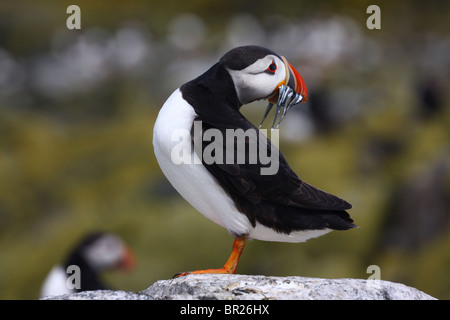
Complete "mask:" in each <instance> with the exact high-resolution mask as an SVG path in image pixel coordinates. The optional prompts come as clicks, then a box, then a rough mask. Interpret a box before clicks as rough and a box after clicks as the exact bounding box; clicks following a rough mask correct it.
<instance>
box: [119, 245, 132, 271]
mask: <svg viewBox="0 0 450 320" xmlns="http://www.w3.org/2000/svg"><path fill="white" fill-rule="evenodd" d="M135 266H136V257H135V255H134V252H133V251H132V250H131V249H130V247H128V246H127V245H125V250H124V252H123V255H122V259H121V260H120V261H119V263H118V264H117V265H116V269H118V270H124V271H131V270H133V269H134V268H135Z"/></svg>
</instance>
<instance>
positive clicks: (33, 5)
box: [0, 0, 450, 299]
mask: <svg viewBox="0 0 450 320" xmlns="http://www.w3.org/2000/svg"><path fill="white" fill-rule="evenodd" d="M70 4H77V5H79V6H80V8H81V27H82V29H81V30H68V29H67V28H66V20H67V18H68V17H69V14H67V13H66V9H67V7H68V6H69V5H70ZM370 4H377V5H379V6H380V8H381V30H369V29H367V27H366V19H367V18H368V17H369V15H368V14H367V13H366V8H367V7H368V6H369V5H370ZM449 15H450V3H449V2H448V1H395V2H394V1H390V2H387V1H370V2H369V1H356V0H354V1H350V0H349V1H333V2H331V3H328V2H327V3H325V2H318V1H301V0H291V1H273V0H272V1H267V0H257V1H256V0H255V1H206V0H194V1H172V0H166V1H82V0H76V1H61V0H54V1H39V2H36V1H2V2H1V3H0V298H1V299H36V298H37V297H38V294H39V288H40V286H41V283H42V281H43V279H44V278H45V276H46V274H47V272H48V271H49V270H50V269H51V267H52V266H53V265H54V264H56V263H59V262H61V261H62V260H63V259H64V258H65V256H66V255H67V252H68V250H69V249H71V248H72V246H73V245H74V243H75V242H77V241H78V240H79V239H80V238H81V237H82V236H83V235H85V234H86V233H87V232H89V231H92V230H106V231H112V232H115V233H117V234H119V235H120V236H121V237H122V238H123V239H125V241H126V242H127V243H128V244H129V245H130V246H131V247H132V248H133V250H134V251H135V253H136V256H137V259H138V267H137V269H136V270H135V271H134V272H133V273H129V274H123V273H120V274H119V273H113V272H110V273H107V274H105V275H104V277H105V281H107V282H108V283H109V284H110V285H111V286H113V287H114V288H117V289H122V290H134V291H138V290H143V289H145V288H147V287H148V286H150V285H151V284H152V283H153V282H154V281H157V280H160V279H168V278H170V277H172V275H173V274H175V273H177V272H180V271H186V270H195V269H202V268H213V267H221V266H222V265H223V263H224V262H225V260H226V259H227V258H228V255H229V253H230V251H231V245H232V237H231V236H230V235H229V234H228V233H227V231H226V230H224V229H223V228H221V227H219V226H217V225H215V224H214V223H212V222H210V221H209V220H207V219H206V218H204V217H203V216H202V215H200V214H199V213H197V212H196V211H195V210H194V209H193V208H192V207H191V206H190V205H189V204H188V203H186V202H185V201H184V200H183V199H182V198H181V197H180V196H179V195H178V194H177V193H176V192H175V191H174V190H173V189H172V187H171V186H170V185H169V183H168V182H167V181H166V179H165V177H164V176H163V175H162V173H161V171H160V169H159V167H158V164H157V162H156V159H155V157H154V154H153V148H152V144H151V141H152V129H153V124H154V121H155V118H156V115H157V113H158V110H159V108H160V107H161V105H162V104H163V103H164V101H165V99H166V98H167V97H168V96H169V95H170V94H171V92H172V91H173V90H175V89H176V88H177V87H179V86H180V85H181V84H183V83H184V82H186V81H188V80H190V79H192V78H194V77H196V76H197V75H199V74H201V73H203V72H204V71H205V70H206V69H207V68H208V67H209V66H210V65H212V64H213V63H215V62H216V61H217V60H218V59H219V58H220V56H222V54H223V53H225V52H226V51H228V50H230V49H231V48H233V47H235V46H238V45H245V44H259V45H263V46H265V47H268V48H270V49H272V50H274V51H276V52H278V53H279V54H282V55H284V56H286V57H287V59H288V60H289V61H290V63H291V64H292V65H294V66H295V67H296V68H297V69H298V70H299V71H300V73H301V74H302V76H303V78H304V79H305V82H306V84H307V86H308V90H309V92H310V102H309V103H308V104H306V105H303V106H301V107H298V108H296V109H294V110H293V111H291V112H290V114H289V116H288V117H287V118H286V119H285V121H284V123H283V125H282V126H281V131H280V136H281V145H280V149H281V151H282V152H283V153H284V155H285V157H286V158H287V160H288V162H289V163H290V164H291V166H292V168H293V169H294V171H296V172H297V173H298V174H299V176H300V178H302V179H303V180H305V181H307V182H309V183H311V184H313V185H315V186H317V187H319V188H321V189H324V190H327V191H329V192H331V193H334V194H336V195H338V196H340V197H342V198H344V199H346V200H348V201H349V202H350V203H352V204H353V209H352V210H351V211H350V213H351V215H352V217H353V218H354V219H355V222H356V223H357V224H358V225H359V226H360V228H358V229H354V230H350V231H346V232H337V231H336V232H333V233H331V234H329V235H326V236H324V237H321V238H319V239H315V240H310V241H309V242H307V243H304V244H286V243H271V242H262V241H257V240H255V241H251V242H249V243H248V245H247V246H246V248H245V252H244V254H243V256H242V258H241V264H240V267H239V269H238V272H239V273H242V274H265V275H273V276H286V275H301V276H310V277H324V278H347V277H351V278H368V277H369V276H370V275H371V274H368V273H366V270H367V267H368V266H369V265H378V266H379V267H380V269H381V278H382V279H383V280H390V281H397V282H402V283H404V284H406V285H409V286H414V287H417V288H418V289H420V290H423V291H425V292H426V293H428V294H430V295H433V296H435V297H437V298H440V299H449V298H450V273H449V270H450V268H449V267H450V163H449V161H450V160H449V159H450V110H449V109H450V108H449V106H450V103H449V95H448V91H449V88H450V83H449V75H450V20H449V19H448V17H449ZM264 108H265V103H263V102H261V103H260V102H258V103H253V104H251V105H249V106H247V107H244V108H243V109H242V110H243V112H244V113H245V114H246V115H247V116H248V118H249V119H251V121H252V122H253V123H258V122H259V121H260V119H261V117H262V114H263V112H264ZM269 122H271V121H267V123H269ZM267 126H268V124H266V126H265V127H266V128H267Z"/></svg>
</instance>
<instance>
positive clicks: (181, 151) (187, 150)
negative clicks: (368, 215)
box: [153, 46, 355, 276]
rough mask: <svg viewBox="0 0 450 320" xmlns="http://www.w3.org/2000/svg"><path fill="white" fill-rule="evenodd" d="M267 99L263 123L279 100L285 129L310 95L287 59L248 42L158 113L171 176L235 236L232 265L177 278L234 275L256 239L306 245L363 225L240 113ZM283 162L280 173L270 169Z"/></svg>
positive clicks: (161, 159)
mask: <svg viewBox="0 0 450 320" xmlns="http://www.w3.org/2000/svg"><path fill="white" fill-rule="evenodd" d="M261 99H267V100H268V101H269V106H268V108H267V110H266V112H265V114H264V117H263V121H264V119H265V118H266V117H267V114H268V112H269V111H270V109H271V108H272V106H273V105H275V104H276V105H277V110H276V114H275V119H274V121H273V127H278V126H279V124H280V123H281V121H282V120H283V118H284V117H285V116H286V114H287V112H288V111H289V109H290V108H292V107H293V106H294V105H296V104H298V103H301V102H306V101H307V100H308V92H307V89H306V85H305V83H304V81H303V79H302V77H301V76H300V74H299V73H298V72H297V71H296V70H295V69H294V68H293V67H292V66H291V65H290V64H289V63H288V62H287V60H286V59H285V58H284V57H282V56H280V55H278V54H276V53H275V52H273V51H271V50H268V49H266V48H263V47H259V46H244V47H238V48H235V49H233V50H231V51H229V52H228V53H226V54H225V55H224V56H223V57H222V58H221V59H220V60H219V61H218V62H217V63H216V64H215V65H213V66H212V67H211V68H210V69H209V70H207V71H206V72H205V73H203V74H202V75H200V76H199V77H198V78H196V79H194V80H192V81H189V82H187V83H186V84H184V85H182V86H181V87H180V88H178V89H176V90H175V91H174V92H173V93H172V95H171V96H170V97H169V98H168V100H167V101H166V102H165V103H164V105H163V107H162V108H161V110H160V112H159V114H158V117H157V120H156V123H155V126H154V131H153V146H154V152H155V155H156V159H157V161H158V163H159V165H160V167H161V170H162V172H163V173H164V175H165V176H166V177H167V179H168V180H169V181H170V183H171V184H172V185H173V186H174V188H175V189H176V190H177V191H178V192H179V193H180V194H181V195H182V196H183V197H184V199H186V200H187V201H188V202H189V203H190V204H191V205H192V206H193V207H194V208H195V209H197V210H198V211H199V212H200V213H201V214H203V215H204V216H205V217H207V218H208V219H210V220H212V221H213V222H215V223H217V224H219V225H221V226H223V227H224V228H226V229H227V230H228V232H229V233H230V234H231V235H232V236H233V237H234V238H235V240H234V244H233V250H232V253H231V255H230V258H229V259H228V261H227V262H226V263H225V265H224V267H223V268H218V269H206V270H198V271H192V272H183V273H180V274H178V276H183V275H186V274H198V273H235V272H236V268H237V265H238V262H239V258H240V256H241V254H242V251H243V249H244V246H245V242H246V240H247V239H249V238H251V239H258V240H265V241H283V242H303V241H306V240H308V239H310V238H315V237H319V236H321V235H324V234H326V233H328V232H330V231H332V230H347V229H350V228H353V227H355V225H354V224H353V220H352V219H351V218H350V216H349V214H348V213H347V212H346V211H345V210H347V209H350V208H351V205H350V204H349V203H348V202H346V201H345V200H342V199H340V198H338V197H336V196H334V195H332V194H329V193H327V192H325V191H322V190H320V189H318V188H316V187H314V186H312V185H310V184H308V183H306V182H304V181H302V180H301V179H300V178H299V177H298V176H297V175H296V174H295V173H294V172H293V171H292V169H291V168H290V166H289V165H288V163H287V161H286V160H285V158H284V157H283V155H282V154H281V153H280V152H279V151H278V149H277V148H276V147H275V146H274V145H273V144H272V143H271V141H270V140H269V139H268V138H266V136H265V135H263V134H259V130H258V129H257V128H256V127H255V126H254V125H253V124H252V123H250V122H249V121H248V120H247V119H246V118H245V117H244V116H243V115H242V114H241V112H240V108H241V106H242V105H244V104H247V103H250V102H252V101H255V100H261ZM278 117H279V118H278ZM277 118H278V121H277ZM230 134H231V137H232V139H228V137H229V135H230ZM261 150H265V151H267V155H270V160H271V161H272V160H273V162H270V163H268V162H267V161H266V160H267V159H266V158H264V157H263V155H264V153H262V152H260V151H261ZM274 162H276V166H273V167H274V168H276V170H275V171H272V172H270V173H267V172H265V171H264V169H268V168H272V164H273V163H274ZM193 245H195V244H193Z"/></svg>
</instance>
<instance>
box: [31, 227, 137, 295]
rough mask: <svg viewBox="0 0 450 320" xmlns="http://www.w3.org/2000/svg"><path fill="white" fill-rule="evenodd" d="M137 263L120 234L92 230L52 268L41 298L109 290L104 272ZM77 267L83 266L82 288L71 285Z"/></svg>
mask: <svg viewBox="0 0 450 320" xmlns="http://www.w3.org/2000/svg"><path fill="white" fill-rule="evenodd" d="M135 264H136V260H135V256H134V253H133V252H132V251H131V249H130V248H129V247H128V246H127V245H126V244H125V243H124V241H123V240H122V239H121V238H120V237H119V236H117V235H115V234H112V233H105V232H94V233H90V234H88V235H87V236H85V237H84V238H83V239H82V240H81V241H80V242H79V243H78V244H77V245H76V246H75V247H74V248H73V250H72V251H71V252H70V253H69V255H68V257H67V259H66V261H65V262H64V263H63V264H60V265H55V266H54V267H53V268H52V269H51V271H50V272H49V274H48V275H47V277H46V279H45V280H44V283H43V285H42V287H41V292H40V297H44V296H57V295H62V294H68V293H74V292H80V291H87V290H101V289H109V288H108V286H107V285H105V284H104V283H103V282H102V280H101V279H100V274H99V273H100V272H102V271H106V270H121V271H122V270H123V271H130V270H132V269H133V268H134V267H135ZM73 266H76V267H78V268H79V275H80V277H79V287H80V288H76V287H74V286H73V285H69V283H70V284H73V282H72V280H70V279H69V277H71V275H72V274H74V273H73V270H74V269H72V268H73ZM68 280H69V281H68ZM68 282H69V283H68ZM73 287H74V288H73Z"/></svg>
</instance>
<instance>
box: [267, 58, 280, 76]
mask: <svg viewBox="0 0 450 320" xmlns="http://www.w3.org/2000/svg"><path fill="white" fill-rule="evenodd" d="M275 71H277V64H276V63H275V61H272V63H271V64H270V66H269V67H268V68H267V69H266V72H267V73H270V74H274V73H275Z"/></svg>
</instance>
